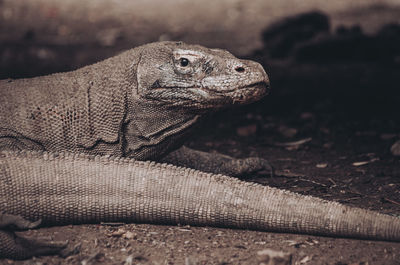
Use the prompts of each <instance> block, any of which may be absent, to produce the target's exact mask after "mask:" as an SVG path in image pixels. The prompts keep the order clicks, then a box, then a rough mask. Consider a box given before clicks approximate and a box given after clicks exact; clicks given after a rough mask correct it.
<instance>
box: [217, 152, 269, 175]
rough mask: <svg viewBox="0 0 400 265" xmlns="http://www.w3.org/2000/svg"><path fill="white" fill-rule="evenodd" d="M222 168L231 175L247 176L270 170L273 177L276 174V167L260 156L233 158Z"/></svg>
mask: <svg viewBox="0 0 400 265" xmlns="http://www.w3.org/2000/svg"><path fill="white" fill-rule="evenodd" d="M221 170H222V171H225V172H224V173H228V174H229V175H230V176H245V175H248V174H253V173H263V172H268V173H269V174H270V176H271V177H273V176H274V168H273V167H272V165H271V164H270V163H269V161H268V160H266V159H263V158H259V157H248V158H243V159H232V160H231V161H229V162H225V163H224V165H223V168H222V169H221Z"/></svg>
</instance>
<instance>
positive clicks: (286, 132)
mask: <svg viewBox="0 0 400 265" xmlns="http://www.w3.org/2000/svg"><path fill="white" fill-rule="evenodd" d="M278 130H279V132H280V133H281V134H282V135H283V136H285V137H287V138H292V137H293V136H295V135H296V134H297V129H296V128H289V127H286V126H280V127H279V128H278Z"/></svg>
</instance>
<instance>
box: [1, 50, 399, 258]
mask: <svg viewBox="0 0 400 265" xmlns="http://www.w3.org/2000/svg"><path fill="white" fill-rule="evenodd" d="M0 87H1V90H0V95H1V98H0V120H1V128H0V150H2V151H1V152H0V212H1V214H0V227H2V229H3V230H0V255H1V256H2V257H8V258H15V259H24V258H27V257H30V256H32V255H41V254H52V253H56V252H59V251H61V250H62V249H64V247H65V245H64V244H60V243H54V242H53V243H51V242H48V243H46V242H43V241H35V240H33V239H29V240H28V239H24V238H22V237H18V236H16V235H15V234H14V233H13V230H16V229H29V228H33V227H36V226H37V225H38V224H39V221H38V220H41V221H42V224H43V225H57V224H71V223H75V224H77V223H94V222H101V221H106V222H107V221H126V222H148V223H158V224H190V225H206V226H219V227H235V228H243V229H257V230H264V231H280V232H293V233H307V234H315V235H327V236H338V237H355V238H364V239H376V240H390V241H400V219H399V218H396V217H392V216H389V215H384V214H379V213H376V212H372V211H368V210H364V209H358V208H351V207H348V206H344V205H341V204H338V203H335V202H329V201H326V200H322V199H318V198H314V197H310V196H302V195H299V194H295V193H291V192H288V191H283V190H279V189H276V188H271V187H265V186H262V185H258V184H254V183H248V182H244V181H240V180H238V179H236V178H232V177H227V176H225V175H240V174H245V173H246V172H247V173H248V172H254V171H257V170H262V169H268V168H269V164H268V162H267V161H266V160H263V159H258V158H248V159H233V158H230V157H228V156H224V155H219V154H207V153H204V152H199V151H194V150H191V149H189V148H186V147H182V142H183V140H184V139H185V138H186V136H187V135H188V132H190V129H191V128H192V127H193V125H194V124H195V123H197V121H198V120H199V119H200V117H201V116H202V115H203V114H205V113H207V112H210V111H214V110H217V109H220V108H222V107H227V106H231V105H240V104H247V103H250V102H253V101H256V100H259V99H260V98H262V97H263V96H264V95H265V94H267V91H268V89H269V79H268V76H267V74H266V73H265V71H264V69H263V68H262V67H261V65H259V64H258V63H255V62H252V61H246V60H240V59H237V58H236V57H234V56H233V55H232V54H230V53H229V52H227V51H224V50H220V49H207V48H204V47H201V46H197V45H187V44H184V43H181V42H159V43H152V44H147V45H144V46H140V47H137V48H135V49H132V50H129V51H126V52H124V53H122V54H120V55H118V56H115V57H112V58H110V59H107V60H105V61H102V62H100V63H96V64H94V65H90V66H87V67H83V68H81V69H78V70H76V71H72V72H67V73H59V74H53V75H49V76H43V77H37V78H32V79H21V80H2V81H1V82H0ZM144 160H147V161H144ZM149 160H153V161H160V162H168V163H172V164H175V165H171V164H167V163H162V164H161V163H156V162H151V161H149ZM176 165H177V166H176ZM189 167H191V168H194V169H189ZM206 172H210V173H206Z"/></svg>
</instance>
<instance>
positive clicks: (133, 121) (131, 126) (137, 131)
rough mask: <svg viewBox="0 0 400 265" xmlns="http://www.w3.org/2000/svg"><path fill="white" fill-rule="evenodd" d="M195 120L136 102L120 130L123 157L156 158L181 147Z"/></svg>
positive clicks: (157, 106) (162, 107) (145, 103)
mask: <svg viewBox="0 0 400 265" xmlns="http://www.w3.org/2000/svg"><path fill="white" fill-rule="evenodd" d="M199 118H200V115H198V114H193V113H188V112H185V111H184V110H180V109H172V108H168V107H165V106H160V105H154V104H153V103H151V102H144V101H140V100H139V101H137V102H135V103H134V104H132V106H131V107H130V108H129V111H128V116H127V120H126V122H125V123H124V126H123V129H122V134H123V150H124V155H125V156H129V157H134V158H136V159H140V160H147V159H152V160H155V159H159V158H161V157H163V156H164V155H165V154H167V153H169V152H170V151H172V150H174V149H177V148H179V147H180V146H181V145H182V144H183V142H184V141H185V140H186V139H187V136H188V133H189V132H190V131H191V129H192V128H193V126H194V125H195V124H196V123H197V121H198V120H199Z"/></svg>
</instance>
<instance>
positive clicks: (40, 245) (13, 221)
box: [0, 213, 70, 259]
mask: <svg viewBox="0 0 400 265" xmlns="http://www.w3.org/2000/svg"><path fill="white" fill-rule="evenodd" d="M39 224H40V220H39V221H36V222H30V221H28V220H26V219H24V218H23V217H21V216H17V215H9V214H1V213H0V228H1V229H2V230H0V242H1V243H2V244H1V246H0V258H9V259H27V258H30V257H32V256H42V255H54V254H59V255H61V256H65V255H67V253H69V252H70V251H67V248H66V247H67V244H68V242H65V241H64V242H60V241H45V240H39V239H29V238H25V237H22V236H19V235H16V234H15V233H14V232H13V230H26V229H31V228H35V227H37V226H38V225H39ZM5 230H9V231H5ZM10 230H11V231H10Z"/></svg>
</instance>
